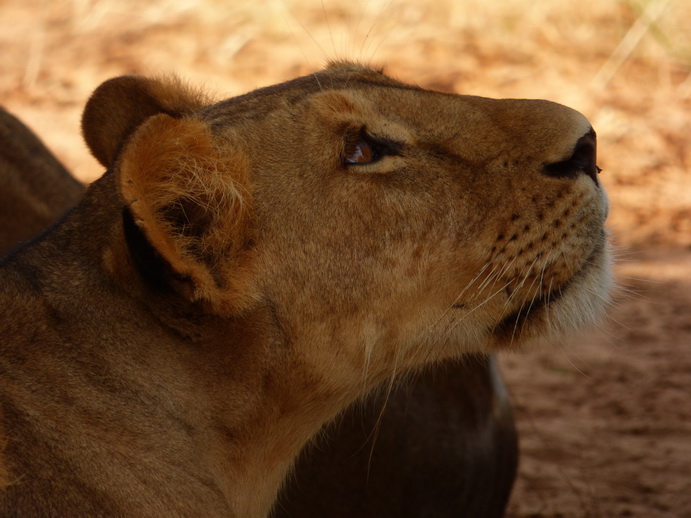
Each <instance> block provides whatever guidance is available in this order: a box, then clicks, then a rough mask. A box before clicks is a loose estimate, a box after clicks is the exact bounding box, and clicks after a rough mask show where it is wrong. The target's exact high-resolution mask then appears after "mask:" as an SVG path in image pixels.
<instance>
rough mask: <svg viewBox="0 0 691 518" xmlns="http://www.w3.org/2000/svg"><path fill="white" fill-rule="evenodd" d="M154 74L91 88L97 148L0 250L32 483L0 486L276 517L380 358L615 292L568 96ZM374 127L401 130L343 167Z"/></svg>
mask: <svg viewBox="0 0 691 518" xmlns="http://www.w3.org/2000/svg"><path fill="white" fill-rule="evenodd" d="M150 84H151V83H150V82H148V81H146V80H140V79H136V78H134V79H133V78H125V79H121V80H114V81H112V82H110V83H107V84H106V85H104V87H102V88H101V89H99V91H97V92H96V93H95V94H94V97H93V98H92V100H91V101H90V103H89V105H88V106H87V109H86V112H85V117H84V121H85V124H84V128H85V133H86V139H87V142H89V143H90V145H91V146H92V149H93V150H94V153H95V154H96V156H97V157H98V158H99V160H101V161H102V162H103V163H104V164H106V165H108V166H109V168H110V171H109V173H108V174H106V175H105V176H104V177H103V178H102V179H101V180H100V181H98V182H96V183H95V184H94V185H92V186H91V187H90V189H89V191H88V192H87V194H86V195H85V198H84V201H83V202H82V203H81V204H80V206H79V207H78V208H77V209H76V210H75V211H74V212H73V213H72V214H71V215H70V216H69V217H68V218H67V220H66V221H65V222H64V223H63V224H62V225H61V226H59V227H58V228H56V229H55V230H54V231H53V232H52V233H51V234H49V235H48V236H46V237H45V239H43V240H42V241H40V242H38V243H36V244H35V245H34V246H32V247H28V248H26V249H24V250H22V251H21V252H19V253H17V254H16V255H14V256H13V257H12V258H11V259H10V260H9V261H8V262H7V263H5V264H4V265H3V266H2V272H1V273H2V275H1V276H0V278H1V279H2V280H1V281H0V282H1V288H2V289H1V290H0V293H2V297H3V300H2V301H0V308H1V309H0V326H2V329H0V333H1V334H2V336H4V337H7V338H6V339H4V342H3V346H2V361H3V364H2V368H3V370H4V372H6V373H8V376H7V377H6V378H7V379H3V380H2V387H1V390H2V399H1V401H2V402H3V408H4V410H5V426H6V433H7V435H8V437H9V438H10V441H9V443H8V446H7V449H6V456H7V461H8V464H9V467H10V469H11V470H12V474H13V476H14V477H16V478H17V479H18V480H20V481H21V483H16V484H13V485H12V486H10V487H9V488H7V489H6V490H5V491H4V492H3V494H2V495H1V496H0V509H4V510H6V509H8V508H12V509H19V510H21V511H22V512H24V513H25V514H31V513H38V514H41V513H45V512H46V511H47V510H49V509H50V510H58V511H60V512H62V513H67V514H93V513H105V514H137V515H141V516H160V515H163V514H170V513H179V514H187V515H205V516H224V515H225V516H227V515H230V516H242V517H255V516H256V517H258V516H265V515H266V514H267V513H268V512H269V510H270V508H271V505H272V503H273V500H274V498H275V494H276V491H277V490H278V488H279V486H280V483H281V480H282V479H283V477H284V476H285V473H286V472H287V470H288V469H289V467H290V465H291V463H292V462H293V460H294V458H295V456H296V455H297V453H298V452H299V451H300V449H301V448H302V446H303V445H304V444H305V443H306V442H307V441H308V440H309V438H310V437H312V436H313V435H314V434H315V433H316V432H317V431H318V430H319V428H320V426H321V425H322V424H323V423H325V422H327V421H329V420H330V419H331V418H333V416H335V415H336V413H338V412H339V411H340V410H341V409H343V408H345V406H346V405H347V404H348V403H350V402H351V401H353V400H354V399H356V398H357V397H358V396H359V395H361V394H364V393H366V392H367V391H368V390H370V389H371V388H372V387H374V386H375V385H376V384H377V383H379V382H381V381H383V380H385V379H386V378H387V377H389V376H391V375H393V374H396V373H399V372H403V371H407V370H409V369H412V368H415V367H420V366H422V365H428V364H430V363H432V362H434V361H438V360H442V359H445V358H450V357H454V356H458V355H460V354H463V353H469V352H488V351H492V350H495V349H499V348H504V347H507V346H516V345H520V344H522V343H523V342H525V341H526V340H528V339H530V338H534V337H538V336H545V335H552V336H554V335H556V334H559V333H562V332H565V331H569V330H573V329H577V328H579V327H581V326H582V325H584V324H587V323H590V322H593V321H594V320H595V319H596V318H597V315H598V314H599V313H600V311H601V309H602V307H603V306H604V304H605V302H606V298H607V294H606V292H607V287H608V284H609V273H608V260H607V252H606V245H605V237H604V233H603V230H602V222H603V220H604V218H605V216H606V200H605V197H604V194H603V193H602V191H601V189H600V188H599V186H598V185H597V181H596V179H595V176H594V174H595V173H594V167H595V166H594V162H593V161H592V160H593V159H594V149H593V150H592V152H591V151H585V152H582V153H581V152H577V153H576V154H574V148H575V147H576V143H577V142H580V141H579V139H581V138H582V137H583V138H585V137H584V135H586V134H588V132H589V131H590V127H589V124H588V123H587V121H586V120H585V119H584V118H583V117H582V116H580V115H579V114H577V113H576V112H573V111H571V110H569V109H567V108H564V107H561V106H558V105H555V104H552V103H547V102H544V101H516V100H507V101H493V100H488V99H481V98H473V97H462V96H449V95H444V94H438V93H433V92H428V91H424V90H421V89H417V88H414V87H410V86H408V85H403V84H400V83H397V82H395V81H393V80H391V79H389V78H387V77H386V76H383V75H381V74H379V73H376V72H373V71H370V70H367V69H363V68H360V67H357V66H354V65H338V66H334V67H331V68H330V69H328V70H326V71H324V72H321V73H320V74H318V75H316V76H308V77H305V78H301V79H298V80H295V81H293V82H289V83H286V84H283V85H278V86H276V87H272V88H270V89H265V90H259V91H257V92H254V93H252V94H248V95H247V96H242V97H239V98H236V99H233V100H229V101H225V102H222V103H219V104H216V105H213V106H209V107H203V106H200V102H199V100H198V98H197V97H196V96H191V97H189V99H190V100H189V103H188V104H185V101H184V99H185V98H186V97H187V96H188V93H186V91H181V90H180V87H179V85H177V84H175V83H172V84H170V85H165V84H164V83H162V82H156V83H155V84H156V85H157V86H156V88H155V89H154V90H155V92H154V93H152V91H154V90H152V88H151V87H150ZM169 99H174V100H175V102H169V101H168V100H169ZM103 105H105V106H107V107H108V109H107V110H104V109H102V106H103ZM363 128H365V129H366V133H367V134H368V135H371V136H373V137H375V138H376V139H379V140H385V141H388V142H394V144H395V145H394V144H391V146H392V147H391V149H394V148H395V152H392V153H391V155H390V156H389V155H385V156H382V157H381V159H379V160H377V161H375V162H372V163H369V164H365V165H357V166H348V165H346V164H345V163H344V150H346V149H350V148H351V147H352V145H353V143H352V138H353V137H352V136H353V135H357V134H359V132H362V131H364V130H363ZM348 139H350V140H348ZM581 140H582V139H581ZM586 148H587V146H586ZM588 149H589V148H588ZM572 155H573V156H572ZM584 157H585V158H584ZM554 164H557V166H554V167H551V168H549V167H547V166H550V165H554ZM586 172H587V173H588V174H585V173H586ZM58 265H59V266H58ZM9 307H11V308H12V312H11V313H10V312H9V311H8V310H7V308H9ZM34 387H44V390H38V391H36V390H34V389H33V388H34ZM48 387H50V390H49V389H48ZM7 506H10V507H7Z"/></svg>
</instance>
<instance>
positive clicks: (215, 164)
mask: <svg viewBox="0 0 691 518" xmlns="http://www.w3.org/2000/svg"><path fill="white" fill-rule="evenodd" d="M117 174H118V181H119V185H120V189H121V194H122V197H123V199H124V202H125V203H126V204H127V205H128V206H129V209H130V211H131V213H132V215H133V218H134V221H135V223H136V224H137V225H138V226H139V227H140V228H141V229H142V231H143V232H144V234H145V235H146V237H147V239H148V240H149V241H150V243H151V244H152V246H154V248H155V249H156V250H157V251H158V253H159V254H160V255H161V256H162V257H163V258H164V259H165V260H166V261H167V262H168V264H169V265H170V267H171V268H172V270H173V272H175V274H176V277H177V278H178V279H183V281H180V283H181V284H180V285H179V286H178V290H182V291H183V292H185V293H184V294H185V295H186V296H187V297H189V298H190V299H191V300H199V301H204V302H206V303H208V304H210V306H211V307H212V309H213V310H214V311H215V312H217V313H222V314H229V313H235V312H237V311H239V310H241V309H243V308H244V307H247V306H248V305H249V304H251V303H252V302H253V301H254V300H255V299H256V297H255V294H254V289H253V279H254V276H253V274H252V265H253V262H252V261H251V260H250V259H251V255H252V246H251V243H252V241H253V239H252V228H251V224H250V208H251V203H250V190H249V183H248V179H247V175H248V164H247V160H246V158H245V155H244V154H243V153H242V152H240V151H238V150H235V149H233V147H232V146H230V145H229V144H227V143H224V145H223V146H222V147H221V146H218V145H217V143H216V142H215V140H214V138H213V136H212V134H211V131H210V129H209V128H208V126H207V125H206V124H205V123H204V122H202V121H201V120H198V119H195V118H182V119H175V118H172V117H170V116H168V115H165V114H159V115H155V116H153V117H151V118H149V120H147V121H146V122H145V123H144V124H142V126H141V127H140V128H139V129H138V130H137V131H136V132H135V133H134V134H133V135H132V137H131V138H130V139H129V141H128V143H127V145H126V146H125V148H124V149H123V151H122V154H121V156H120V158H119V160H118V169H117Z"/></svg>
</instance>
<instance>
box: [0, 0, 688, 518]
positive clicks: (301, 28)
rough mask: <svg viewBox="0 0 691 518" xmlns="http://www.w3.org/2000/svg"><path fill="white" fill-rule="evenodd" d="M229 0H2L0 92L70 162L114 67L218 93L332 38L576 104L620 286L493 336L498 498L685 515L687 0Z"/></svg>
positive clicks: (517, 507)
mask: <svg viewBox="0 0 691 518" xmlns="http://www.w3.org/2000/svg"><path fill="white" fill-rule="evenodd" d="M235 3H236V4H241V5H240V7H237V6H232V7H230V6H231V5H233V3H231V2H227V3H224V2H222V1H221V0H201V1H199V2H185V1H174V0H167V1H166V0H162V1H158V2H150V3H142V2H138V1H134V0H121V1H115V0H71V1H69V0H63V1H55V2H43V1H40V0H22V1H20V0H5V1H3V2H2V3H0V49H2V56H3V62H2V76H1V77H0V95H1V96H2V97H1V98H0V99H1V101H2V104H3V105H5V106H6V107H7V108H8V109H9V110H10V111H13V112H14V113H15V114H17V115H18V116H20V117H21V118H22V119H23V120H25V121H26V122H27V123H28V124H29V125H31V126H32V127H33V128H34V129H35V130H36V131H37V132H38V133H39V134H40V135H41V137H42V138H43V139H44V140H45V141H46V142H47V144H48V145H49V147H51V149H53V150H54V151H55V152H56V153H57V154H58V156H59V157H60V158H61V160H62V161H63V162H64V163H65V164H66V165H67V166H68V167H69V168H70V169H71V170H72V171H74V172H75V174H77V176H78V177H79V178H81V179H82V180H85V181H88V180H91V179H93V178H95V177H96V176H98V175H100V174H101V172H102V171H101V170H100V168H99V166H98V165H97V164H96V162H95V161H94V160H93V159H91V158H90V157H89V156H88V153H87V152H86V150H85V148H84V146H83V144H82V143H81V140H80V137H79V127H78V121H79V114H80V110H81V107H82V106H83V104H84V102H85V101H86V99H87V97H88V95H89V92H90V91H92V90H93V89H94V88H95V87H96V86H97V85H98V84H99V83H100V82H101V81H103V80H105V79H107V78H108V77H111V76H114V75H120V74H126V73H139V74H158V73H165V72H170V71H174V72H176V73H177V74H179V75H181V76H182V77H184V78H187V79H189V80H190V81H191V82H192V83H197V84H203V85H205V87H207V88H210V89H212V90H214V91H217V92H221V95H223V96H228V95H233V94H237V93H241V92H242V91H245V90H249V89H251V88H254V87H256V86H260V85H265V84H269V83H274V82H277V81H281V80H284V79H288V78H290V77H293V76H295V75H298V74H302V73H307V72H309V71H311V70H314V69H315V68H317V67H319V66H320V65H322V64H323V63H324V62H325V61H326V60H328V59H330V58H335V57H348V58H353V59H361V60H366V61H369V60H371V61H373V62H375V63H380V64H385V65H386V67H387V71H388V72H389V73H390V74H392V75H394V76H397V77H399V78H401V79H403V80H406V81H411V82H416V83H419V84H421V85H423V86H427V87H431V88H436V89H441V90H445V91H455V92H459V93H472V94H478V95H486V96H491V97H538V98H547V99H551V100H555V101H558V102H562V103H564V104H567V105H570V106H572V107H574V108H576V109H578V110H580V111H582V112H583V113H585V114H586V115H587V116H588V117H589V118H590V119H591V121H592V122H593V124H594V126H595V128H596V130H597V132H598V136H599V154H600V166H601V167H602V168H603V169H604V172H603V173H602V175H601V180H602V182H603V184H604V185H605V187H606V188H607V190H608V193H609V195H610V199H611V216H610V228H611V231H612V234H613V238H614V242H615V244H616V248H617V250H618V251H617V255H618V258H619V262H618V265H617V266H616V273H617V277H618V281H619V285H620V289H619V291H618V293H617V294H616V295H615V302H614V304H613V308H612V312H611V315H610V316H609V318H608V319H607V321H606V322H605V323H604V324H603V326H602V327H601V328H600V329H598V330H594V331H592V332H591V333H589V334H584V335H582V336H579V337H574V338H572V339H570V340H568V341H565V342H564V343H563V344H555V345H556V346H547V347H539V348H535V349H531V350H530V351H525V352H520V353H507V354H505V355H504V356H503V359H502V362H503V368H504V373H505V376H506V379H507V381H508V384H509V386H510V390H511V392H512V395H513V400H514V402H515V405H516V415H517V420H518V426H519V429H520V434H521V447H522V460H521V467H520V473H519V479H518V482H517V485H516V488H515V492H514V495H513V498H512V502H511V504H510V508H509V512H508V515H509V516H510V517H516V518H517V517H581V516H593V517H615V516H621V517H629V516H631V517H634V516H635V517H644V518H657V517H691V178H690V177H691V172H690V170H689V168H690V167H691V144H690V143H689V135H691V116H690V114H691V66H690V63H691V36H689V34H688V32H689V31H688V27H686V29H684V24H683V23H684V22H683V21H684V20H686V23H688V20H689V18H690V17H691V7H690V6H689V4H688V3H687V2H684V1H681V0H680V1H677V2H674V1H667V2H666V1H650V2H644V3H638V2H635V1H628V2H627V1H615V0H605V1H603V2H599V3H598V4H597V5H595V3H592V5H590V6H589V7H588V8H587V9H586V8H585V7H584V5H583V3H578V2H577V3H573V2H566V1H565V0H558V1H555V2H543V3H539V2H532V3H531V2H528V1H527V0H507V1H506V2H494V3H493V2H484V1H479V0H468V1H466V2H453V1H451V0H435V1H432V2H426V3H422V2H420V3H419V4H418V3H416V2H414V1H412V0H400V1H396V0H392V1H383V0H380V1H377V0H372V1H370V2H365V3H363V2H357V1H353V2H348V3H345V2H336V1H333V0H324V2H323V3H322V2H312V3H308V2H307V1H306V0H301V1H289V0H285V1H274V2H267V3H266V4H265V6H262V7H256V6H255V7H249V4H257V5H258V4H259V3H252V2H235ZM244 4H247V7H243V5H244ZM457 4H462V5H461V6H460V7H459V5H457ZM492 4H501V5H500V6H493V5H492ZM533 4H535V5H533ZM538 4H540V5H538ZM639 5H646V6H647V8H646V10H645V11H639V10H637V9H636V6H639ZM143 6H144V7H143Z"/></svg>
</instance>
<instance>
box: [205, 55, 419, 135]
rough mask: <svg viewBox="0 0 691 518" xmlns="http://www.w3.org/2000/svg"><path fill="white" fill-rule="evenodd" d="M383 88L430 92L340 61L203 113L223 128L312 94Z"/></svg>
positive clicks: (234, 99) (278, 108)
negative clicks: (337, 63)
mask: <svg viewBox="0 0 691 518" xmlns="http://www.w3.org/2000/svg"><path fill="white" fill-rule="evenodd" d="M383 90H389V91H391V90H401V91H415V92H418V93H422V92H426V90H423V89H422V88H420V87H417V86H414V85H409V84H405V83H401V82H399V81H396V80H395V79H392V78H390V77H388V76H386V75H384V74H383V73H381V72H377V71H375V70H372V69H369V68H365V67H360V66H357V65H349V64H339V65H336V66H333V67H330V68H327V69H325V70H322V71H320V72H317V73H314V74H310V75H307V76H303V77H298V78H296V79H292V80H290V81H286V82H284V83H279V84H276V85H272V86H267V87H264V88H259V89H257V90H254V91H252V92H248V93H246V94H243V95H239V96H237V97H231V98H229V99H226V100H223V101H221V102H219V103H216V104H214V105H212V106H209V107H207V108H206V109H204V110H202V111H201V112H200V115H201V117H202V118H204V119H205V120H206V121H207V122H208V123H209V124H210V125H211V126H212V127H214V128H216V127H223V126H227V125H228V124H233V123H235V122H237V121H238V120H242V121H252V120H261V119H264V118H265V117H267V115H268V114H270V113H272V112H274V111H276V110H280V109H282V108H285V107H286V106H291V105H296V104H298V103H302V102H304V101H305V100H306V99H308V98H309V97H310V96H312V95H314V94H319V93H323V92H329V91H342V92H346V91H350V92H359V93H360V94H362V92H368V93H369V95H371V96H375V95H377V92H381V91H383Z"/></svg>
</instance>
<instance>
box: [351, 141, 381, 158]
mask: <svg viewBox="0 0 691 518" xmlns="http://www.w3.org/2000/svg"><path fill="white" fill-rule="evenodd" d="M375 159H376V153H375V152H374V149H372V146H370V145H369V144H368V143H367V142H365V141H364V140H359V141H358V142H356V143H354V144H352V145H350V146H348V148H347V149H346V153H345V163H346V164H369V163H371V162H374V160H375Z"/></svg>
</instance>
